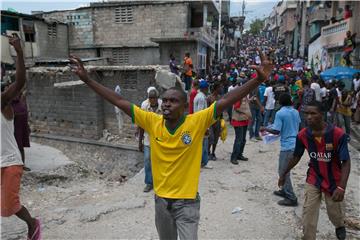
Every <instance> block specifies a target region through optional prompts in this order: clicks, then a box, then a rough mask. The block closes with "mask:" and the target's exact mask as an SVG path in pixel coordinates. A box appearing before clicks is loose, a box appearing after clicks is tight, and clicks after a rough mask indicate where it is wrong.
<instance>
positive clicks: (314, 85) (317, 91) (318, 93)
mask: <svg viewBox="0 0 360 240" xmlns="http://www.w3.org/2000/svg"><path fill="white" fill-rule="evenodd" d="M310 87H311V89H314V91H315V99H316V101H319V102H321V89H320V85H319V84H318V83H312V84H311V85H310Z"/></svg>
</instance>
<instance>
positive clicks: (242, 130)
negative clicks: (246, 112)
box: [231, 126, 247, 160]
mask: <svg viewBox="0 0 360 240" xmlns="http://www.w3.org/2000/svg"><path fill="white" fill-rule="evenodd" d="M234 129H235V141H234V146H233V151H232V154H231V160H236V159H237V158H238V157H240V156H241V155H243V152H244V148H245V143H246V132H247V126H243V127H234Z"/></svg>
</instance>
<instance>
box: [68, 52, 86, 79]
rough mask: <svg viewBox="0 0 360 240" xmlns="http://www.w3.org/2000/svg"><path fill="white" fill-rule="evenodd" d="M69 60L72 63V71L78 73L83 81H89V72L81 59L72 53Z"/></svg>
mask: <svg viewBox="0 0 360 240" xmlns="http://www.w3.org/2000/svg"><path fill="white" fill-rule="evenodd" d="M69 61H70V63H71V65H70V68H71V71H72V72H73V73H75V74H76V75H78V76H79V78H80V79H81V80H82V81H84V82H86V81H88V80H89V78H88V74H87V71H86V69H85V68H84V64H83V62H82V61H81V59H80V58H79V57H77V56H75V55H70V58H69Z"/></svg>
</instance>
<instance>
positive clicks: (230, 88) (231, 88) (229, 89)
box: [228, 85, 237, 92]
mask: <svg viewBox="0 0 360 240" xmlns="http://www.w3.org/2000/svg"><path fill="white" fill-rule="evenodd" d="M236 87H237V85H235V87H234V86H233V85H231V86H230V87H229V88H228V92H231V91H232V90H234V89H235V88H236Z"/></svg>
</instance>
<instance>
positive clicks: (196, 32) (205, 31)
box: [187, 27, 216, 48]
mask: <svg viewBox="0 0 360 240" xmlns="http://www.w3.org/2000/svg"><path fill="white" fill-rule="evenodd" d="M187 33H188V36H189V37H195V38H196V39H198V40H201V41H203V42H205V43H206V44H208V45H209V46H211V47H213V48H215V39H216V32H215V31H214V30H213V29H211V28H210V27H200V28H188V31H187Z"/></svg>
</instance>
